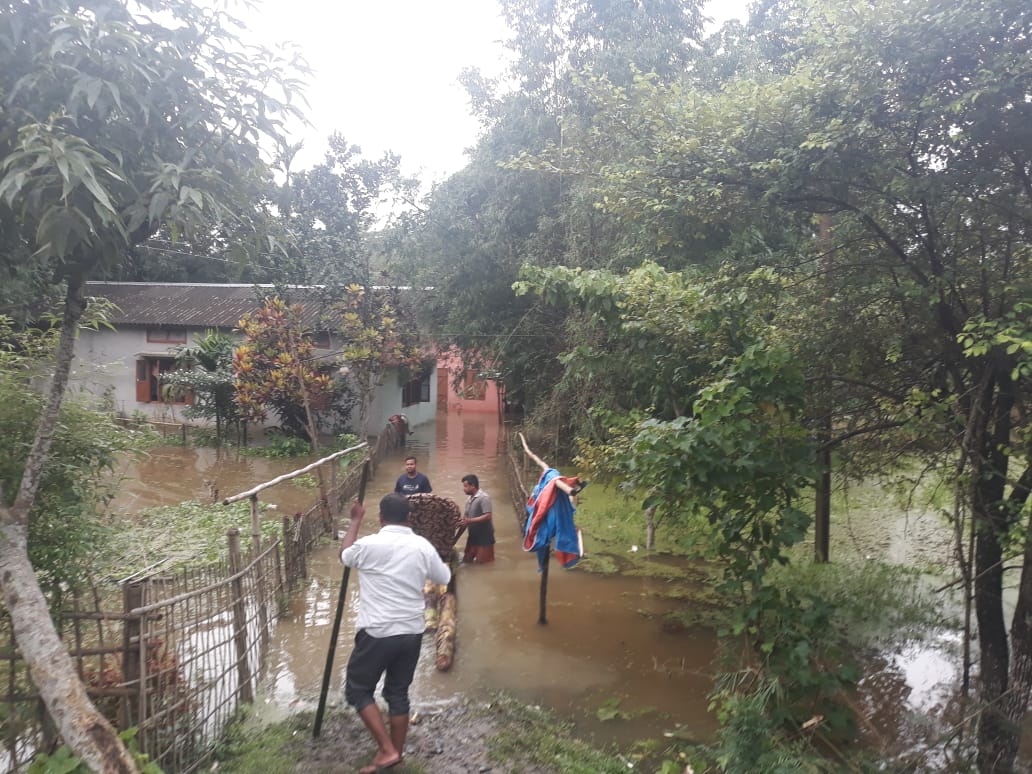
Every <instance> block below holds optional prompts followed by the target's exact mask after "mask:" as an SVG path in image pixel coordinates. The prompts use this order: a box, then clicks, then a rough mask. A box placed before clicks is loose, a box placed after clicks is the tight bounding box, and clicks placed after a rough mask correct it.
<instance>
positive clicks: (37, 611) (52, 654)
mask: <svg viewBox="0 0 1032 774" xmlns="http://www.w3.org/2000/svg"><path fill="white" fill-rule="evenodd" d="M0 514H2V515H0V518H2V519H3V520H4V522H5V523H4V526H3V528H2V529H0V585H2V587H3V600H4V605H5V606H6V607H7V612H8V614H9V615H10V617H11V625H12V626H13V628H14V638H15V641H16V642H17V643H18V649H19V651H21V654H22V656H23V657H24V658H25V661H26V663H27V664H28V666H29V674H30V675H31V676H32V682H33V683H34V684H35V686H36V688H37V689H38V690H39V693H40V696H41V697H42V698H43V703H44V704H45V705H46V707H47V711H48V712H49V714H50V717H51V719H52V720H53V721H54V724H55V725H56V726H57V729H58V731H59V732H60V734H61V738H62V740H63V741H64V743H65V744H67V745H68V747H69V748H70V749H71V750H72V752H74V753H75V754H76V755H77V756H78V757H79V758H80V759H82V761H83V762H84V763H85V764H86V765H87V766H89V767H90V769H91V770H93V771H98V772H105V774H107V772H135V771H136V770H137V769H136V765H135V764H134V763H133V760H132V757H131V756H130V755H129V752H128V751H127V750H126V749H125V746H124V745H123V744H122V740H121V739H119V737H118V734H117V732H116V731H115V729H114V728H113V727H112V726H111V724H110V723H108V721H107V719H106V718H105V717H104V716H103V715H101V714H100V713H99V712H98V711H97V709H96V707H94V706H93V703H92V702H91V701H90V697H89V696H88V695H87V693H86V688H85V687H84V686H83V684H82V681H81V680H79V676H78V674H77V673H76V671H75V665H74V664H73V663H72V659H71V657H70V656H69V655H68V650H67V649H66V648H65V646H64V643H63V642H62V641H61V638H60V637H59V636H58V634H57V630H56V629H55V628H54V622H53V621H52V620H51V618H50V611H49V610H48V609H47V601H46V599H45V598H44V596H43V592H42V591H40V588H39V583H38V582H37V581H36V574H35V572H34V571H33V569H32V565H31V564H30V563H29V557H28V553H27V551H26V548H27V543H26V529H25V527H24V526H21V525H11V524H7V523H6V521H7V519H8V518H9V514H10V511H8V509H6V508H3V509H0Z"/></svg>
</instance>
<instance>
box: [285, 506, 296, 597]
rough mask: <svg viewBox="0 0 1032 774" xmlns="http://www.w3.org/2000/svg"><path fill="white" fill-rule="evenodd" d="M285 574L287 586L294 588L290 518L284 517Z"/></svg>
mask: <svg viewBox="0 0 1032 774" xmlns="http://www.w3.org/2000/svg"><path fill="white" fill-rule="evenodd" d="M282 543H283V574H284V575H285V576H286V580H287V586H289V587H291V588H293V586H294V552H293V551H292V550H291V545H290V517H289V516H286V515H284V516H283V540H282Z"/></svg>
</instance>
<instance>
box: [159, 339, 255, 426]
mask: <svg viewBox="0 0 1032 774" xmlns="http://www.w3.org/2000/svg"><path fill="white" fill-rule="evenodd" d="M196 344H197V345H196V346H195V347H183V348H181V349H180V350H179V351H178V352H177V353H176V362H177V368H176V370H175V371H172V372H170V373H166V374H164V375H163V377H162V384H163V385H168V386H170V387H171V388H172V389H173V390H174V391H176V392H177V393H178V394H184V393H190V394H191V395H192V396H193V403H191V404H190V405H189V406H187V408H186V409H185V410H184V412H183V415H184V416H186V417H188V418H200V419H210V420H214V421H215V433H216V439H217V441H220V440H221V438H222V433H223V432H224V431H225V429H226V428H227V426H228V424H229V423H233V422H238V421H239V420H240V416H239V412H238V411H237V405H236V402H235V400H234V389H233V349H234V347H235V342H234V341H233V339H232V338H230V337H229V336H228V335H227V334H225V333H221V332H219V331H212V330H209V331H205V333H204V335H203V336H200V337H199V338H197V340H196Z"/></svg>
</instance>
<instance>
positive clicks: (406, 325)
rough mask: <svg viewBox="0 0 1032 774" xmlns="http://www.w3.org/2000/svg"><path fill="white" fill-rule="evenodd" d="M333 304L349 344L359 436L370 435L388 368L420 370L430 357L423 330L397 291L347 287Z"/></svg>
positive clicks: (345, 353)
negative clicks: (369, 417)
mask: <svg viewBox="0 0 1032 774" xmlns="http://www.w3.org/2000/svg"><path fill="white" fill-rule="evenodd" d="M342 293H343V298H342V299H341V300H340V301H339V302H338V303H337V304H336V305H335V306H334V309H333V315H334V317H335V323H336V326H337V328H338V330H339V331H340V335H341V337H342V338H343V340H344V348H343V350H342V351H341V356H342V357H343V359H344V362H345V363H346V364H347V365H346V368H347V369H348V378H349V379H350V380H351V381H352V382H353V383H354V384H355V385H357V387H358V394H359V405H360V407H361V412H362V415H361V418H360V421H359V423H358V427H357V428H355V429H356V430H357V431H358V432H360V433H362V434H365V433H366V427H365V422H366V413H365V412H366V409H367V407H368V404H369V401H370V400H371V399H372V395H373V391H374V390H375V389H376V387H377V386H378V385H379V384H380V383H381V382H382V380H383V375H384V372H385V371H386V370H387V369H388V368H400V369H403V370H404V369H418V368H420V367H421V366H422V365H423V363H424V362H426V361H427V360H428V359H430V353H429V352H428V351H426V350H425V349H424V348H423V347H422V346H420V344H419V336H418V331H416V330H415V326H414V325H413V324H412V321H411V320H406V319H405V317H406V315H405V314H404V313H403V310H402V305H401V298H400V295H399V293H398V291H397V290H396V289H384V288H364V287H362V286H361V285H357V284H352V285H348V286H347V287H345V288H343V291H342Z"/></svg>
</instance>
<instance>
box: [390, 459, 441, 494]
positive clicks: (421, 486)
mask: <svg viewBox="0 0 1032 774" xmlns="http://www.w3.org/2000/svg"><path fill="white" fill-rule="evenodd" d="M394 491H395V492H397V493H398V494H403V495H411V494H419V493H420V492H422V493H423V494H430V493H431V492H432V491H434V489H433V487H432V486H430V479H429V478H427V477H426V476H424V475H423V474H422V473H420V472H419V471H418V470H416V458H415V457H406V458H405V472H404V473H402V474H401V475H400V476H398V481H397V483H396V484H395V485H394Z"/></svg>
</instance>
